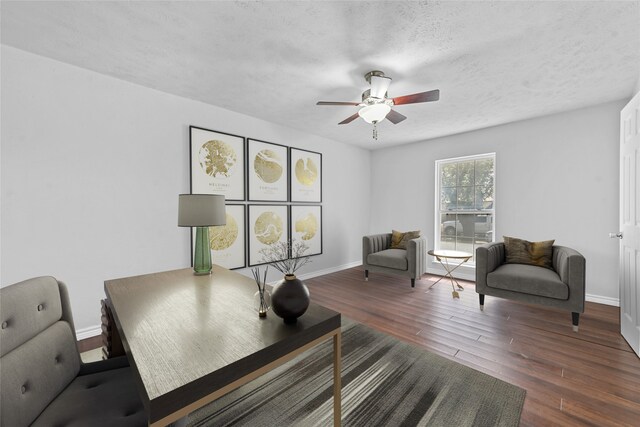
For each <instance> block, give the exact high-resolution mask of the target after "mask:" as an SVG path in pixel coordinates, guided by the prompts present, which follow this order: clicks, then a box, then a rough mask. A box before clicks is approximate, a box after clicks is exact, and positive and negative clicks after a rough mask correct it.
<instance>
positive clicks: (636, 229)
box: [619, 93, 640, 355]
mask: <svg viewBox="0 0 640 427" xmlns="http://www.w3.org/2000/svg"><path fill="white" fill-rule="evenodd" d="M638 192H640V93H638V94H636V96H634V97H633V99H632V100H631V102H629V103H628V104H627V105H626V106H625V107H624V108H623V109H622V112H621V113H620V231H621V232H622V235H621V236H620V237H621V239H620V278H619V280H620V332H621V333H622V336H623V337H624V338H625V339H626V340H627V342H628V343H629V345H630V346H631V348H632V349H633V351H635V352H636V353H637V354H638V355H640V284H639V283H638V282H640V197H639V196H638Z"/></svg>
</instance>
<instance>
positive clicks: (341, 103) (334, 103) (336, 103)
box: [316, 101, 360, 105]
mask: <svg viewBox="0 0 640 427" xmlns="http://www.w3.org/2000/svg"><path fill="white" fill-rule="evenodd" d="M316 105H360V103H359V102H341V101H336V102H332V101H318V102H317V103H316Z"/></svg>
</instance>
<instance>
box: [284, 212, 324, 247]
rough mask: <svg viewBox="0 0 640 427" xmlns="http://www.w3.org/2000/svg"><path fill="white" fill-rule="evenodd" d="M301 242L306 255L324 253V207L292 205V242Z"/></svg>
mask: <svg viewBox="0 0 640 427" xmlns="http://www.w3.org/2000/svg"><path fill="white" fill-rule="evenodd" d="M298 241H301V242H303V243H305V244H306V245H307V246H308V247H309V249H308V250H307V251H306V252H305V255H320V254H321V253H322V206H313V205H291V242H292V243H293V242H298Z"/></svg>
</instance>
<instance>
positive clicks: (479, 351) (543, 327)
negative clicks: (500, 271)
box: [305, 268, 640, 426]
mask: <svg viewBox="0 0 640 427" xmlns="http://www.w3.org/2000/svg"><path fill="white" fill-rule="evenodd" d="M438 278H439V277H438V276H430V275H425V276H423V277H422V279H421V280H420V281H416V287H415V288H411V286H410V281H409V279H404V278H399V277H393V276H387V275H383V274H377V273H370V274H369V281H368V282H365V281H364V274H363V271H362V270H361V269H360V268H352V269H349V270H344V271H341V272H337V273H333V274H329V275H325V276H321V277H317V278H313V279H309V280H306V281H305V283H306V284H307V285H308V287H309V290H310V292H311V298H312V300H313V301H314V302H316V303H319V304H322V305H324V306H326V307H329V308H331V309H334V310H337V311H340V312H341V313H342V314H343V315H344V316H347V317H349V318H351V319H354V320H356V321H358V322H361V323H364V324H366V325H368V326H370V327H372V328H375V329H377V330H379V331H382V332H385V333H387V334H390V335H394V336H396V337H397V338H398V339H401V340H404V341H408V342H410V343H413V344H415V345H417V346H420V347H423V348H424V349H426V350H428V351H431V352H434V353H437V354H439V355H441V356H444V357H446V358H448V359H451V360H455V361H457V362H459V363H461V364H463V365H467V366H469V367H472V368H474V369H477V370H479V371H482V372H485V373H487V374H489V375H492V376H494V377H496V378H500V379H502V380H504V381H507V382H510V383H512V384H515V385H517V386H520V387H522V388H524V389H526V390H527V397H526V400H525V405H524V410H523V412H522V418H521V425H522V426H548V425H566V426H576V425H592V426H623V425H629V426H640V359H638V357H637V356H636V355H635V353H633V352H632V351H631V348H630V347H629V346H628V345H627V343H626V342H625V341H624V339H623V338H622V336H621V335H620V333H619V309H618V308H617V307H611V306H606V305H602V304H595V303H587V306H586V309H585V312H584V314H583V315H581V316H580V330H579V332H578V333H574V332H573V331H572V329H571V314H570V313H568V312H564V311H559V310H556V309H551V308H545V307H540V306H532V305H528V304H523V303H518V302H513V301H508V300H503V299H499V298H493V297H489V296H487V297H486V300H485V309H484V311H480V308H479V303H478V295H477V294H476V292H475V288H474V285H473V283H468V282H462V281H461V284H464V286H465V288H466V289H465V290H464V291H462V292H460V299H455V300H454V299H453V298H452V296H451V291H452V289H451V285H450V284H449V282H448V281H445V280H442V281H441V282H440V283H438V284H437V285H436V286H434V287H433V288H431V289H429V285H430V284H431V283H433V282H434V281H435V280H437V279H438Z"/></svg>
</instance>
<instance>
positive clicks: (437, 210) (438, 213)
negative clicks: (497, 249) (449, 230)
mask: <svg viewBox="0 0 640 427" xmlns="http://www.w3.org/2000/svg"><path fill="white" fill-rule="evenodd" d="M483 159H491V160H493V205H492V208H491V209H482V210H478V209H473V210H471V209H470V210H465V211H464V212H463V214H469V215H478V214H480V215H481V214H491V215H492V217H493V233H492V236H491V242H495V241H496V181H497V179H496V176H497V171H496V153H495V152H491V153H482V154H473V155H469V156H461V157H451V158H446V159H439V160H436V161H435V180H434V183H435V197H434V199H435V200H434V201H435V203H434V234H433V235H434V248H435V249H440V243H441V241H442V240H441V239H442V235H441V233H440V228H441V220H442V215H443V214H446V213H453V214H455V213H460V211H458V212H456V211H443V210H441V194H442V193H441V178H442V175H441V173H440V168H441V167H442V165H446V164H450V163H461V162H465V161H470V160H474V161H475V160H483ZM474 187H475V177H474ZM474 243H475V237H474ZM464 265H465V266H467V267H470V268H473V269H475V265H476V263H475V253H474V257H473V258H472V259H470V260H469V261H468V262H467V263H465V264H464Z"/></svg>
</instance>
